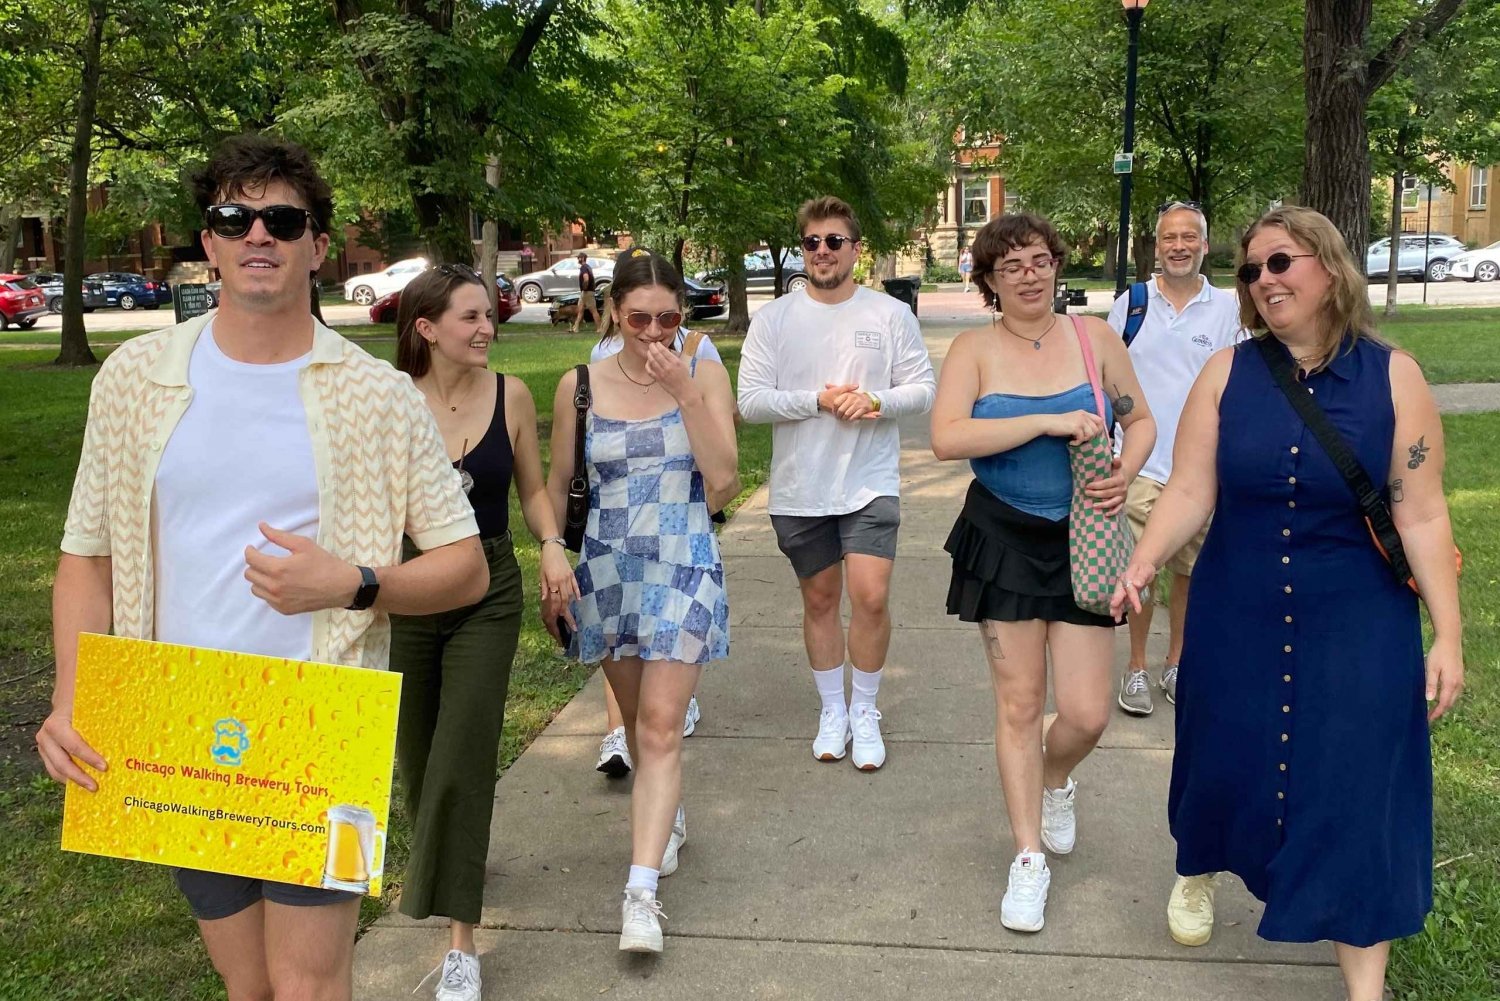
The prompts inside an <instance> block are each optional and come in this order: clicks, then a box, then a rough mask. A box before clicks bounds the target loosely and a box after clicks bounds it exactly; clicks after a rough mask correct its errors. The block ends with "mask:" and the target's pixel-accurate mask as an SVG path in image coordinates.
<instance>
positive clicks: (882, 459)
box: [739, 286, 937, 517]
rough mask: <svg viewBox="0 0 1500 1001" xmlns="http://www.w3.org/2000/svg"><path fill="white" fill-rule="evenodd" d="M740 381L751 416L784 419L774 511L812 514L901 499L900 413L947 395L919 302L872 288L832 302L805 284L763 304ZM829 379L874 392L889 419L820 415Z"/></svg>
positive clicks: (776, 439) (774, 460)
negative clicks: (925, 337)
mask: <svg viewBox="0 0 1500 1001" xmlns="http://www.w3.org/2000/svg"><path fill="white" fill-rule="evenodd" d="M739 382H740V384H739V404H740V413H741V414H742V415H743V416H744V418H745V420H747V421H754V422H757V423H768V422H769V423H774V425H775V427H774V429H773V430H772V432H771V505H770V510H771V513H772V514H789V515H800V516H811V517H816V516H824V515H835V514H848V513H849V512H851V511H858V510H859V509H860V508H862V507H864V506H865V505H866V504H869V503H870V501H872V500H874V499H875V498H876V497H897V496H900V493H901V465H900V462H901V434H900V431H899V430H898V429H897V427H896V422H895V420H894V418H897V417H905V416H909V415H914V414H923V413H926V412H927V411H928V410H931V409H932V398H933V396H934V395H935V394H936V392H937V381H936V380H935V379H934V378H933V375H932V362H931V361H930V360H929V359H928V357H927V346H926V345H925V344H923V343H922V329H921V327H920V326H918V324H917V318H916V316H914V315H913V314H912V311H911V309H910V307H908V306H907V305H906V304H905V303H903V302H901V301H900V300H898V299H894V298H892V297H891V296H888V295H882V294H881V293H879V292H874V291H871V290H870V289H868V288H865V287H863V286H860V287H857V288H855V290H854V295H853V296H852V297H851V298H849V299H846V300H845V301H844V302H841V303H838V304H836V305H832V306H829V305H824V304H823V303H820V302H818V301H817V300H815V299H813V298H812V297H811V296H809V295H808V294H807V292H806V291H805V290H803V291H799V292H792V293H790V294H788V295H784V296H782V297H781V298H780V299H777V300H775V301H774V302H772V303H770V304H768V305H766V306H764V307H762V308H761V309H760V310H759V311H758V312H757V313H756V314H755V316H754V317H752V318H751V320H750V331H749V333H747V334H746V335H745V344H744V347H743V348H742V349H741V351H740V373H739ZM828 383H832V384H835V385H842V384H855V385H858V386H859V388H860V389H861V390H863V391H866V392H871V393H874V394H875V396H876V397H877V398H878V399H879V400H880V413H881V416H880V417H879V418H876V419H873V420H860V421H845V420H840V419H839V418H837V417H835V416H833V415H832V414H825V413H822V412H820V411H819V410H818V394H819V393H820V392H822V391H823V388H824V386H825V384H828Z"/></svg>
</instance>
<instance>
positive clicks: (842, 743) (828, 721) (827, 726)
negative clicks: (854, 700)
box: [813, 707, 849, 761]
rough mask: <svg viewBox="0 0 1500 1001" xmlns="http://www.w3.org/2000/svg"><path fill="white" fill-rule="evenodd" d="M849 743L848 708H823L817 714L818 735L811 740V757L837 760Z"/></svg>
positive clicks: (820, 759)
mask: <svg viewBox="0 0 1500 1001" xmlns="http://www.w3.org/2000/svg"><path fill="white" fill-rule="evenodd" d="M848 745H849V710H847V709H843V708H842V707H840V708H839V709H824V710H823V711H822V713H820V714H819V715H818V736H817V737H816V738H815V739H814V740H813V757H815V758H817V759H818V760H819V761H838V760H839V759H840V758H842V757H843V756H844V749H845V748H846V747H847V746H848Z"/></svg>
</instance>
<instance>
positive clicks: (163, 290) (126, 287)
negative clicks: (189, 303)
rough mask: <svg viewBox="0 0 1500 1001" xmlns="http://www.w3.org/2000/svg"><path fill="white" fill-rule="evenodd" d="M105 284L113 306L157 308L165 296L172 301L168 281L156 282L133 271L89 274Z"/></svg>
mask: <svg viewBox="0 0 1500 1001" xmlns="http://www.w3.org/2000/svg"><path fill="white" fill-rule="evenodd" d="M88 280H89V281H95V282H98V283H100V284H101V285H103V286H104V298H105V300H106V301H107V302H108V304H109V305H111V306H119V307H120V308H121V309H124V310H132V309H156V308H158V307H160V306H161V304H162V301H163V298H162V297H163V296H165V301H166V302H171V301H172V292H171V290H170V289H169V288H167V283H166V282H155V281H151V280H149V279H147V278H146V276H145V275H138V274H135V273H134V272H131V271H100V272H97V273H95V274H92V275H89V276H88Z"/></svg>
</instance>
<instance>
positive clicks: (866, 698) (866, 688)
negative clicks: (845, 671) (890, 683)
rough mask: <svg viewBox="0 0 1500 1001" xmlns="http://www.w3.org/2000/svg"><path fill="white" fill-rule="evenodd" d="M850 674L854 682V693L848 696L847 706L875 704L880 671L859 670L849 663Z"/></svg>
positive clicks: (851, 707)
mask: <svg viewBox="0 0 1500 1001" xmlns="http://www.w3.org/2000/svg"><path fill="white" fill-rule="evenodd" d="M849 668H850V674H851V676H852V678H853V682H854V694H853V695H851V696H850V697H849V708H850V709H853V708H854V707H855V706H858V705H869V706H873V705H874V704H875V696H876V694H877V693H878V692H879V691H880V675H881V672H880V671H861V670H860V669H859V668H857V667H855V666H854V665H853V664H850V665H849Z"/></svg>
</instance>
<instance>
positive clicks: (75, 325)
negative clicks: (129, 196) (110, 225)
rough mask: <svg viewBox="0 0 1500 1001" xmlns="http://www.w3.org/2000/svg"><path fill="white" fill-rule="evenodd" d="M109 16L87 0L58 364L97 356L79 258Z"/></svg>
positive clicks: (101, 1)
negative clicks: (88, 323) (85, 321)
mask: <svg viewBox="0 0 1500 1001" xmlns="http://www.w3.org/2000/svg"><path fill="white" fill-rule="evenodd" d="M108 18H109V5H108V0H89V21H88V35H87V37H86V38H85V39H84V46H83V73H82V79H81V80H80V81H79V92H78V117H77V118H76V119H75V120H74V122H73V160H72V164H71V165H70V167H69V171H68V244H67V248H66V249H65V250H64V253H65V254H66V255H67V257H66V259H65V260H64V262H63V314H62V350H61V351H59V352H58V354H57V359H56V361H55V364H58V365H94V364H97V363H98V361H99V359H97V358H95V357H94V352H93V351H91V350H89V335H88V331H87V330H85V329H84V327H83V263H84V262H83V258H84V254H85V253H86V248H85V247H84V240H85V235H86V228H85V226H86V223H87V220H88V211H89V204H88V194H89V163H90V161H91V160H92V159H93V151H92V147H93V140H94V109H95V107H96V106H97V105H98V101H99V49H100V46H101V45H102V43H103V40H104V22H105V21H106V20H107V19H108Z"/></svg>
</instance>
